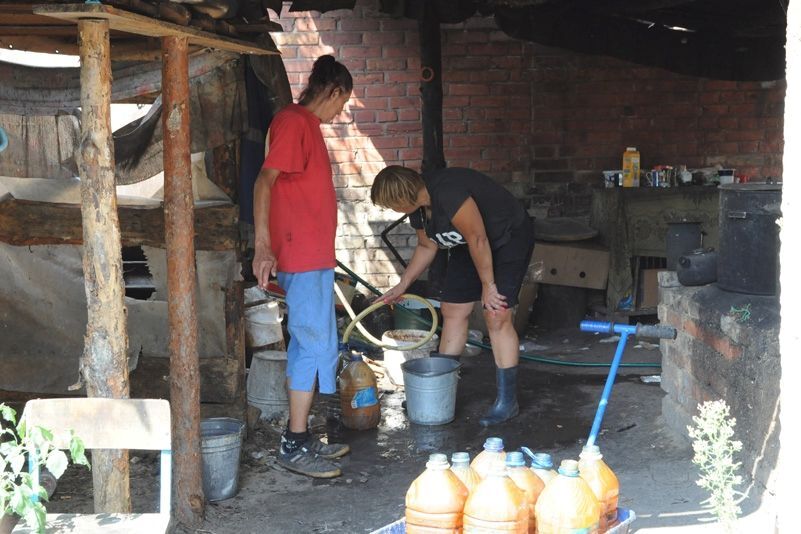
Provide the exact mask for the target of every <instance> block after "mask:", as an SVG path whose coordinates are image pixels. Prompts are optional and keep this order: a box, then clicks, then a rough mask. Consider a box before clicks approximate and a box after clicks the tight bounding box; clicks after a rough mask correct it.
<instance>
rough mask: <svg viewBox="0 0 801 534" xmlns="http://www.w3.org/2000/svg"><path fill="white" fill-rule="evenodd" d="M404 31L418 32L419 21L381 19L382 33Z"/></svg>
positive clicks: (401, 18)
mask: <svg viewBox="0 0 801 534" xmlns="http://www.w3.org/2000/svg"><path fill="white" fill-rule="evenodd" d="M390 30H403V31H414V32H416V31H417V21H415V20H411V19H407V18H403V17H400V18H389V17H387V18H383V19H381V31H390Z"/></svg>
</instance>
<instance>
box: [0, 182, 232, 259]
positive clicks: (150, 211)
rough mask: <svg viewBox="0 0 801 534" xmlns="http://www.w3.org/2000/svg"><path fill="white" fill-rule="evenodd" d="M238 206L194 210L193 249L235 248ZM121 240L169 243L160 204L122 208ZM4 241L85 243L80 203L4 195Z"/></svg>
mask: <svg viewBox="0 0 801 534" xmlns="http://www.w3.org/2000/svg"><path fill="white" fill-rule="evenodd" d="M238 210H239V208H238V207H237V206H235V205H233V204H218V205H213V206H204V207H202V208H198V209H196V210H195V224H194V226H195V228H196V232H195V248H196V249H197V250H234V249H235V248H236V244H237V239H238V237H237V232H238V230H237V219H238ZM118 214H119V220H120V231H121V238H122V244H123V245H124V246H126V247H128V246H149V247H157V248H166V246H165V242H164V210H163V209H162V208H161V207H153V208H139V207H129V206H123V207H118ZM0 242H3V243H8V244H10V245H17V246H27V245H81V244H83V231H82V223H81V211H80V206H77V205H73V204H53V203H50V202H38V201H33V200H19V199H15V198H14V197H12V196H10V195H7V196H5V197H3V198H0Z"/></svg>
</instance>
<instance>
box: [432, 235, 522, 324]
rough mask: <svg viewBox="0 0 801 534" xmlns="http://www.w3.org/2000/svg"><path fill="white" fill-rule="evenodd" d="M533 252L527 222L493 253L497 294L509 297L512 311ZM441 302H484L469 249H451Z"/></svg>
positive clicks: (507, 300) (508, 301) (507, 301)
mask: <svg viewBox="0 0 801 534" xmlns="http://www.w3.org/2000/svg"><path fill="white" fill-rule="evenodd" d="M533 251H534V230H533V225H532V224H531V223H530V222H528V221H526V224H524V225H523V226H522V227H520V228H519V229H517V230H514V231H512V236H511V239H510V240H509V241H508V242H507V243H505V244H504V245H501V246H500V247H498V248H497V249H496V250H493V251H492V271H493V273H494V275H495V286H496V287H497V288H498V293H500V294H501V295H503V296H504V297H506V304H507V305H508V306H509V307H510V308H511V307H512V306H515V305H517V295H518V293H520V287H521V286H522V285H523V278H524V277H525V276H526V271H527V270H528V265H529V262H530V261H531V253H532V252H533ZM441 286H442V302H453V303H465V302H476V301H478V300H481V279H480V278H479V277H478V272H477V271H476V266H475V264H474V263H473V258H472V257H470V250H469V249H468V248H467V245H460V246H458V247H453V248H451V249H448V266H447V268H446V269H445V274H444V280H443V281H442V284H441Z"/></svg>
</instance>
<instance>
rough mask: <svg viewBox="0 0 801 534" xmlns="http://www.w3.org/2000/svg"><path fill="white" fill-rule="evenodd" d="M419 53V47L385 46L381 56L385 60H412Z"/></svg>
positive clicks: (382, 48)
mask: <svg viewBox="0 0 801 534" xmlns="http://www.w3.org/2000/svg"><path fill="white" fill-rule="evenodd" d="M416 53H417V47H413V46H384V47H381V56H379V57H383V58H404V59H407V58H410V57H414V54H416Z"/></svg>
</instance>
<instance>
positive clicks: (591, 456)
mask: <svg viewBox="0 0 801 534" xmlns="http://www.w3.org/2000/svg"><path fill="white" fill-rule="evenodd" d="M603 457H604V455H603V454H601V448H600V447H599V446H598V445H585V446H584V448H583V449H581V454H579V458H587V459H588V460H600V459H601V458H603Z"/></svg>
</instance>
